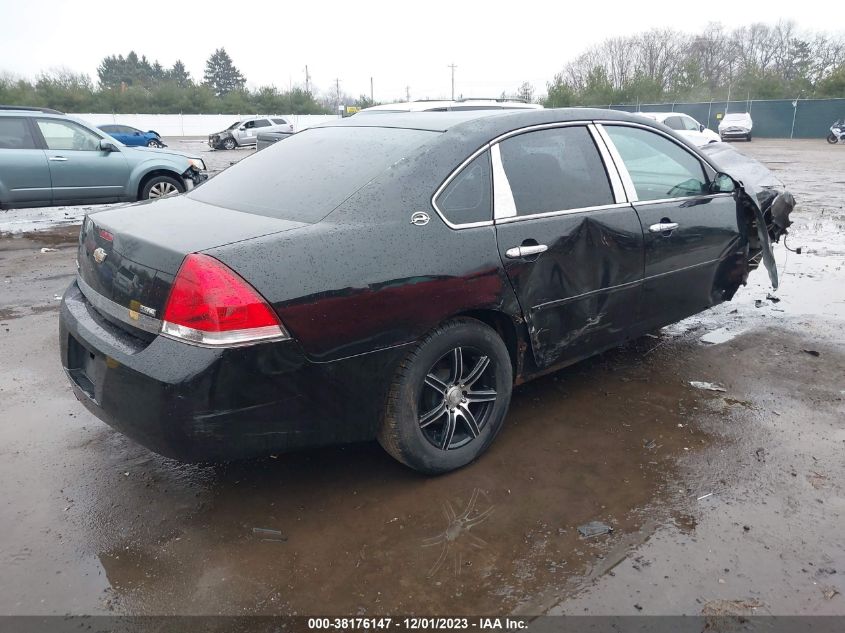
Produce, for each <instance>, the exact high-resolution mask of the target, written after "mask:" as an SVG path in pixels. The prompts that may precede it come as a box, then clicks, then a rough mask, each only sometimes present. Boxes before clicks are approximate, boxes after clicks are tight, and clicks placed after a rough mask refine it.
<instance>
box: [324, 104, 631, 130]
mask: <svg viewBox="0 0 845 633" xmlns="http://www.w3.org/2000/svg"><path fill="white" fill-rule="evenodd" d="M594 120H595V121H630V122H632V123H640V122H642V118H640V117H637V116H636V115H635V114H632V113H628V112H623V111H621V110H603V109H599V108H554V109H548V108H547V109H541V110H534V109H532V110H461V111H449V112H397V113H389V114H387V113H386V114H383V115H381V116H378V117H355V116H352V117H347V118H345V119H338V120H335V121H330V122H328V123H324V124H322V125H321V126H319V127H334V126H342V127H389V128H406V129H415V130H431V131H433V132H447V131H450V130H453V129H458V128H461V129H463V128H466V129H470V128H472V129H475V130H478V132H479V133H480V134H485V133H487V132H488V131H489V132H490V133H493V134H494V135H495V134H496V133H499V132H498V131H499V130H502V131H503V132H506V131H509V130H511V129H518V128H522V127H529V126H531V125H545V124H553V123H566V122H571V121H594Z"/></svg>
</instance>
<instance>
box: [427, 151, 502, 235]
mask: <svg viewBox="0 0 845 633" xmlns="http://www.w3.org/2000/svg"><path fill="white" fill-rule="evenodd" d="M492 189H493V181H492V179H491V177H490V153H489V152H484V153H482V154H480V155H479V156H477V157H476V158H474V159H473V160H472V162H471V163H470V164H469V165H467V166H466V167H464V168H463V169H462V170H461V172H460V173H459V174H458V175H457V176H456V177H455V178H453V179H452V182H450V183H449V184H448V185H447V186H446V188H445V189H444V190H443V191H442V192H441V194H440V195H439V196H437V200H436V203H437V208H438V209H440V211H441V212H442V213H443V215H444V216H446V219H447V220H449V222H451V223H452V224H468V223H470V222H487V221H489V220H492V219H493V207H492V203H491V199H492V196H491V192H492Z"/></svg>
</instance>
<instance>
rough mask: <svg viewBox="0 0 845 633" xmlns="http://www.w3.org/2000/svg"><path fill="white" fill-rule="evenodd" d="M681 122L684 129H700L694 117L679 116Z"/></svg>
mask: <svg viewBox="0 0 845 633" xmlns="http://www.w3.org/2000/svg"><path fill="white" fill-rule="evenodd" d="M681 122H682V123H683V124H684V129H686V130H690V131H692V132H698V131H699V130H700V129H701V126H700V125H699V124H698V121H696V120H695V119H691V118H689V117H688V116H684V117H681Z"/></svg>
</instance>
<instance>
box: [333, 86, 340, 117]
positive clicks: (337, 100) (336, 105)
mask: <svg viewBox="0 0 845 633" xmlns="http://www.w3.org/2000/svg"><path fill="white" fill-rule="evenodd" d="M334 86H335V98H334V111H335V113H337V110H338V108H340V79H335V80H334Z"/></svg>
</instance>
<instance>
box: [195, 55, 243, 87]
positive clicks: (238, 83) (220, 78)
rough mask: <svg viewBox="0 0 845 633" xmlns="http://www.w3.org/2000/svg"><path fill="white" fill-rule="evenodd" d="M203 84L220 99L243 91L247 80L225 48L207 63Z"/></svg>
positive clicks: (212, 56)
mask: <svg viewBox="0 0 845 633" xmlns="http://www.w3.org/2000/svg"><path fill="white" fill-rule="evenodd" d="M203 83H204V84H205V85H206V86H208V87H210V88H211V89H212V91H214V94H215V95H216V96H218V97H222V96H224V95H227V94H229V93H230V92H234V91H240V90H243V87H244V84H245V83H246V79H245V78H244V76H243V75H242V74H241V71H239V70H238V69H237V68H236V67H235V65H234V64H233V63H232V58H231V57H229V53H227V52H226V49H225V48H218V49H217V50H216V51H214V53H212V55H211V57H209V58H208V61H206V62H205V75H204V76H203Z"/></svg>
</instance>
